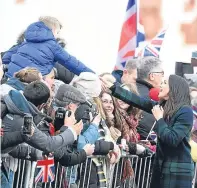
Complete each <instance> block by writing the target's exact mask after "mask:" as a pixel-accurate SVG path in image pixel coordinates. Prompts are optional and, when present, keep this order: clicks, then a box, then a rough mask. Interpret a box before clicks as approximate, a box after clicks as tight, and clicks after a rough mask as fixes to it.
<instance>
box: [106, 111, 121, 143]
mask: <svg viewBox="0 0 197 188" xmlns="http://www.w3.org/2000/svg"><path fill="white" fill-rule="evenodd" d="M106 124H107V126H108V128H109V131H110V135H111V137H112V138H113V140H114V141H115V142H117V140H118V138H119V137H120V136H121V131H120V130H119V129H118V128H117V126H116V123H115V118H114V116H111V117H109V116H108V115H106Z"/></svg>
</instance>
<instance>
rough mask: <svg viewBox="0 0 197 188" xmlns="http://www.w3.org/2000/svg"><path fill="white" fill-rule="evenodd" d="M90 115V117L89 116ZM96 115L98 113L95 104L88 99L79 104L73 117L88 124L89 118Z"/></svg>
mask: <svg viewBox="0 0 197 188" xmlns="http://www.w3.org/2000/svg"><path fill="white" fill-rule="evenodd" d="M90 115H91V116H92V117H90ZM97 115H98V109H97V106H96V105H94V104H92V103H91V102H89V101H86V102H85V103H83V104H81V105H80V106H79V107H78V109H77V110H76V112H75V118H76V120H77V122H79V121H80V120H82V121H83V123H86V124H89V123H90V121H91V118H93V119H94V118H95V117H96V116H97Z"/></svg>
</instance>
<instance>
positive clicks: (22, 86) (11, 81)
mask: <svg viewBox="0 0 197 188" xmlns="http://www.w3.org/2000/svg"><path fill="white" fill-rule="evenodd" d="M6 84H7V85H9V86H11V87H13V88H14V89H16V90H18V91H24V89H25V84H24V83H22V82H21V81H20V80H18V79H17V78H10V79H9V80H8V81H7V82H6Z"/></svg>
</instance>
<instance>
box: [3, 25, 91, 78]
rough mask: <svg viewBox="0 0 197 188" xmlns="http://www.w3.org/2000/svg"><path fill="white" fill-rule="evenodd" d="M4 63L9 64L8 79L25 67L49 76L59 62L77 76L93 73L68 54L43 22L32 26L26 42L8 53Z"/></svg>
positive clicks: (26, 34) (26, 36) (28, 29)
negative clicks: (83, 73)
mask: <svg viewBox="0 0 197 188" xmlns="http://www.w3.org/2000/svg"><path fill="white" fill-rule="evenodd" d="M2 61H3V63H4V64H9V65H8V72H7V73H6V76H8V77H12V76H13V74H14V73H15V72H17V71H19V70H20V69H23V68H25V67H35V68H37V69H38V70H39V71H40V72H41V73H42V75H47V74H49V73H50V71H51V70H52V68H53V67H54V64H55V62H57V61H58V62H59V63H61V64H62V65H63V66H64V67H66V68H67V69H68V70H70V71H71V72H73V73H74V74H76V75H79V74H80V73H81V72H93V71H92V70H91V69H89V68H88V67H86V66H85V65H84V64H83V63H82V62H80V61H79V60H77V59H76V58H75V57H73V56H71V55H70V54H69V53H68V52H66V51H65V50H64V49H63V48H62V47H61V46H60V45H59V44H58V43H57V42H56V40H55V38H54V36H53V33H52V31H51V29H49V28H48V27H47V26H46V25H45V24H44V23H43V22H35V23H33V24H31V25H30V26H29V27H28V28H27V30H26V32H25V42H23V43H22V44H20V45H16V46H14V47H12V48H11V49H10V50H9V51H7V52H6V53H5V54H4V56H3V58H2Z"/></svg>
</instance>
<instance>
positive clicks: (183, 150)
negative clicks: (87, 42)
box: [0, 16, 197, 188]
mask: <svg viewBox="0 0 197 188" xmlns="http://www.w3.org/2000/svg"><path fill="white" fill-rule="evenodd" d="M61 28H62V25H61V23H60V22H59V21H58V20H57V19H56V18H53V17H50V16H46V17H41V18H40V19H39V21H38V22H35V23H32V24H31V25H30V26H28V28H27V29H26V30H25V31H24V32H23V33H22V34H21V35H20V36H19V39H18V40H17V43H16V44H15V45H14V46H12V47H11V48H10V49H9V50H8V51H6V52H2V53H1V60H2V64H1V72H0V74H1V86H0V88H1V121H2V122H1V150H2V151H1V153H2V157H1V160H2V162H1V186H2V188H9V187H10V188H11V187H12V186H13V183H14V178H13V177H14V173H15V172H16V171H17V168H18V160H19V159H25V160H29V161H37V160H41V159H43V158H44V157H46V156H53V157H54V159H55V161H57V162H59V163H60V164H61V165H62V166H64V167H70V166H76V170H75V171H74V172H73V173H75V174H77V173H78V170H77V165H79V164H81V163H84V162H85V161H86V160H87V158H88V156H92V155H99V156H101V155H103V156H106V157H107V158H108V159H109V162H110V164H111V165H113V164H116V163H118V162H119V161H120V160H124V159H121V156H122V153H123V151H124V152H126V153H127V154H130V155H137V156H139V157H140V158H143V157H147V156H154V157H152V158H151V160H152V161H153V160H154V161H153V165H152V166H151V182H150V188H158V187H160V188H178V187H180V188H181V187H187V188H191V187H192V181H193V178H194V172H195V165H194V161H193V160H195V159H194V158H192V156H191V146H190V144H189V143H190V140H191V139H192V141H193V142H194V145H195V143H196V141H197V139H196V138H197V126H196V124H195V118H196V114H195V113H194V112H195V111H196V105H197V102H196V101H197V95H196V93H197V88H195V87H189V84H188V82H187V80H186V79H184V78H182V77H179V76H176V75H170V76H169V77H168V78H167V77H165V74H164V70H163V64H162V61H161V60H159V59H158V58H156V57H151V56H149V57H144V58H140V59H131V60H128V61H127V62H126V65H125V68H124V70H115V71H113V72H112V73H103V74H101V75H97V74H96V73H95V72H94V71H93V70H91V69H90V68H88V67H87V66H86V65H85V64H83V63H82V62H80V61H79V60H77V59H76V58H75V57H74V56H72V55H70V54H69V53H68V52H67V51H66V50H65V49H64V48H65V46H66V43H65V41H64V40H63V39H61V38H59V35H58V34H59V32H60V30H61ZM153 88H159V92H158V98H159V101H154V100H152V99H150V90H151V89H153ZM191 99H192V100H191ZM26 120H28V121H26ZM153 131H154V132H155V134H156V136H157V137H156V139H155V137H152V134H151V133H152V132H153ZM124 143H125V144H124ZM194 153H195V152H194ZM103 164H104V163H103V162H102V160H101V159H99V160H98V159H96V158H95V159H94V160H93V162H92V163H91V173H90V178H89V183H88V184H89V185H88V187H90V188H97V187H106V186H107V180H106V177H105V175H106V173H107V172H106V171H108V169H107V168H105V167H104V165H105V164H104V165H103ZM129 164H130V163H129V162H128V161H127V160H124V165H123V168H124V169H123V171H124V172H125V173H126V174H124V178H122V179H121V181H120V182H119V184H118V185H117V186H116V187H121V186H122V183H123V181H126V179H127V178H130V177H131V176H133V174H132V173H130V172H131V170H132V168H133V167H132V166H131V165H129ZM8 169H9V173H8ZM125 169H126V170H125ZM101 172H102V174H103V176H101V175H100V173H101ZM136 176H140V174H138V175H137V174H136ZM146 176H148V175H147V174H146ZM74 177H76V178H72V180H70V181H71V182H70V187H71V188H74V187H77V182H78V178H77V177H78V176H74ZM84 187H87V185H85V186H84ZM140 187H143V185H142V184H140Z"/></svg>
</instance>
